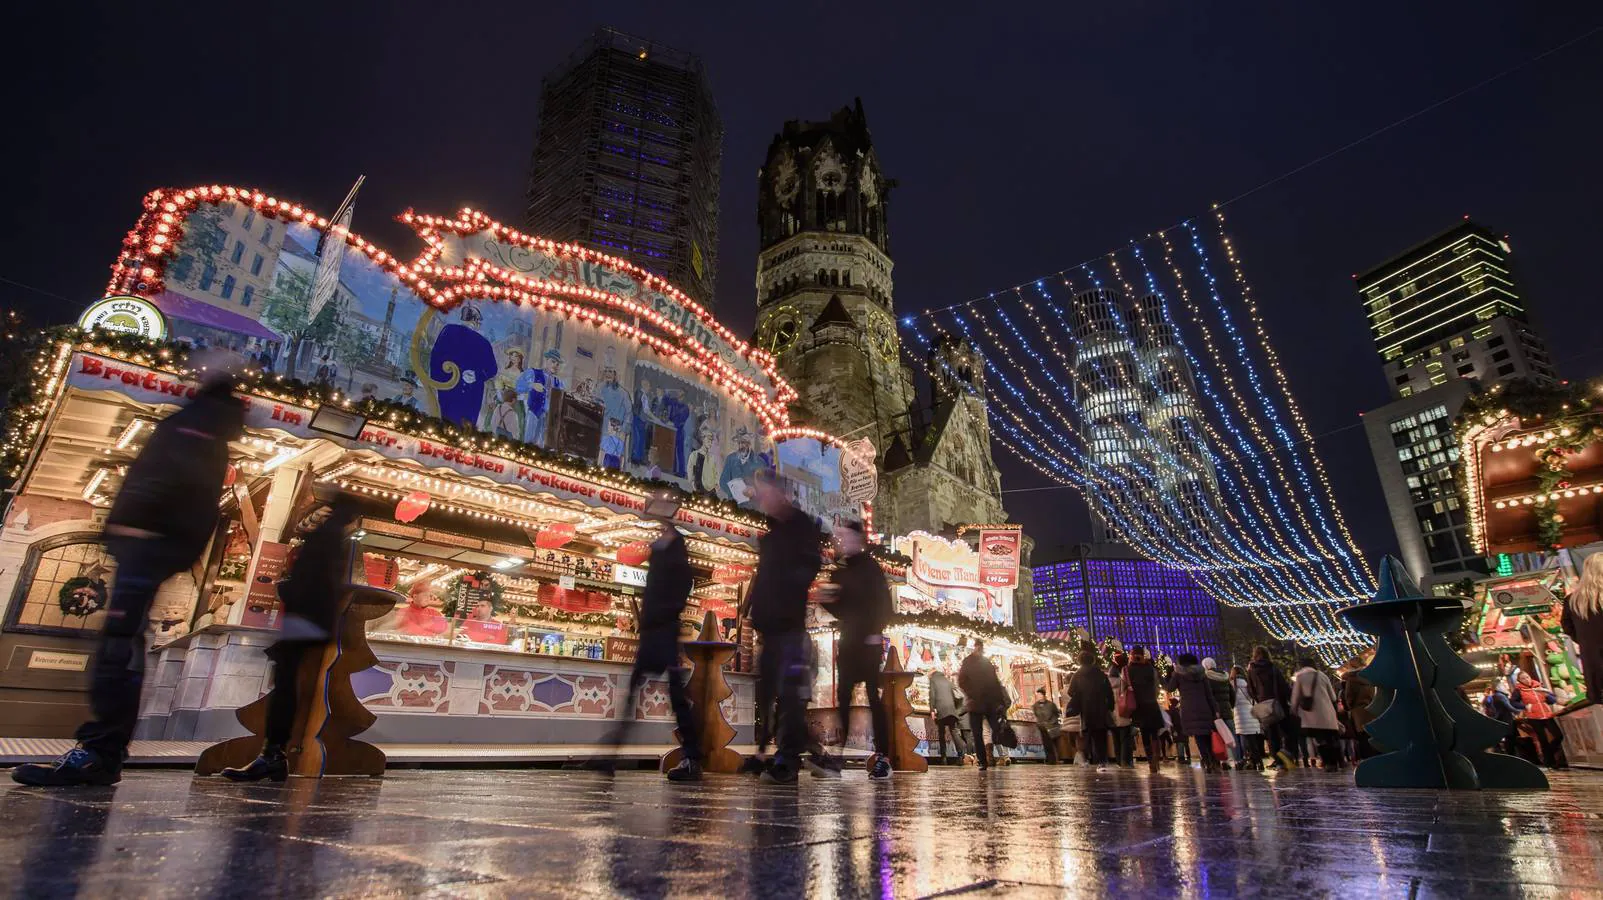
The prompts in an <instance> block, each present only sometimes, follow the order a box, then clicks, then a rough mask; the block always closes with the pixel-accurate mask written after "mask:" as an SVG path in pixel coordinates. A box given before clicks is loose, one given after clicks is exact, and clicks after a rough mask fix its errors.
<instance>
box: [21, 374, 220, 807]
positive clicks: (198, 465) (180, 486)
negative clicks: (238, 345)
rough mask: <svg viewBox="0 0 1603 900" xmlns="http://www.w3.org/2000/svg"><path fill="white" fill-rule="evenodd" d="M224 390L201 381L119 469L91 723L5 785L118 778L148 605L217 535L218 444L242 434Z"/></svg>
mask: <svg viewBox="0 0 1603 900" xmlns="http://www.w3.org/2000/svg"><path fill="white" fill-rule="evenodd" d="M233 391H234V379H233V377H232V376H231V375H226V374H225V375H219V376H214V377H212V378H210V379H208V380H207V381H206V382H205V383H204V384H203V385H202V386H201V387H200V388H199V390H198V391H197V392H196V394H195V397H194V399H192V400H191V401H190V403H189V405H188V406H185V407H184V408H183V409H180V410H178V411H177V412H175V413H173V414H172V415H170V416H168V417H167V418H166V419H163V420H162V421H161V422H160V423H159V424H158V425H157V426H156V427H155V429H154V430H153V431H152V432H151V435H150V440H149V441H148V442H147V443H146V444H145V448H144V450H142V451H141V452H140V454H139V457H138V458H137V459H135V460H134V461H133V464H132V465H130V466H129V467H128V473H127V475H126V476H125V477H124V480H123V487H122V490H121V491H120V492H119V493H118V494H117V499H116V500H115V501H113V502H112V505H111V511H110V513H109V514H108V515H107V517H106V526H105V541H106V551H107V553H109V554H110V555H111V557H112V558H113V559H115V560H116V561H117V575H116V579H115V581H114V582H113V583H112V589H111V598H110V600H109V602H108V603H107V607H106V624H105V630H104V631H103V632H102V633H101V636H100V643H99V646H98V648H97V649H96V651H95V659H94V663H93V667H92V669H91V671H90V676H89V709H90V712H91V714H92V716H93V717H92V718H91V719H90V720H89V721H88V722H85V723H84V724H83V725H82V726H80V727H79V728H78V734H77V738H78V746H77V747H74V748H73V749H72V750H69V751H67V752H66V753H65V754H63V755H62V756H61V758H60V759H57V760H56V761H55V762H54V763H50V764H47V765H40V764H32V765H25V766H18V767H17V768H15V769H12V770H11V777H12V779H13V780H15V781H18V782H20V783H22V784H29V785H35V786H41V787H54V786H63V785H76V784H100V785H106V784H116V783H117V782H118V781H119V780H121V778H122V763H123V758H124V757H125V756H126V755H127V750H128V742H129V740H130V739H132V737H133V733H134V724H135V723H136V722H137V721H138V719H139V694H140V690H141V689H142V688H143V687H144V668H145V630H146V628H147V627H148V624H149V619H150V607H151V604H152V603H153V602H154V601H155V599H156V591H157V590H158V589H160V587H161V586H162V583H163V582H165V581H166V580H167V579H169V578H171V577H172V576H174V575H176V574H178V573H179V572H182V571H184V570H186V569H188V568H190V567H191V566H193V565H194V564H195V561H196V560H197V559H199V558H200V555H201V553H202V552H203V551H205V549H206V547H207V545H208V544H210V542H211V539H212V535H213V534H214V533H215V532H216V530H217V518H218V502H217V501H218V497H219V496H220V494H221V493H222V489H223V479H224V477H225V476H226V475H227V473H228V444H229V442H230V441H233V440H236V439H237V438H239V437H240V436H241V435H242V434H244V431H245V406H244V404H243V403H242V402H240V400H239V398H237V397H235V396H234V393H233Z"/></svg>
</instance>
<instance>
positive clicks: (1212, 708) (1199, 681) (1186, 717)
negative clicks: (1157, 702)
mask: <svg viewBox="0 0 1603 900" xmlns="http://www.w3.org/2000/svg"><path fill="white" fill-rule="evenodd" d="M1164 686H1165V687H1166V688H1167V689H1169V690H1171V691H1179V692H1180V723H1181V727H1182V728H1183V729H1184V730H1185V733H1186V734H1189V735H1198V734H1200V735H1207V734H1208V733H1209V732H1211V731H1213V720H1214V719H1217V718H1219V715H1220V711H1219V707H1218V706H1217V705H1216V704H1215V703H1214V700H1213V688H1212V687H1210V686H1209V685H1208V676H1207V673H1205V672H1204V671H1203V670H1202V666H1199V665H1190V666H1175V667H1174V672H1173V673H1171V674H1170V675H1169V680H1168V681H1167V682H1166V683H1165V684H1164Z"/></svg>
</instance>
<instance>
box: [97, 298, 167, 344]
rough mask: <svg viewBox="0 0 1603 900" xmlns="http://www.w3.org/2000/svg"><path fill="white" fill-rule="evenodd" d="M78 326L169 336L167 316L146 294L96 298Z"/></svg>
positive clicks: (152, 338) (157, 339)
mask: <svg viewBox="0 0 1603 900" xmlns="http://www.w3.org/2000/svg"><path fill="white" fill-rule="evenodd" d="M78 327H79V328H82V329H84V330H85V331H93V330H94V329H96V328H100V329H104V330H106V331H121V332H123V333H125V334H137V335H139V336H140V337H143V338H150V339H151V340H153V341H159V340H161V339H162V338H165V337H166V336H167V317H166V316H163V315H162V314H161V310H159V309H157V308H156V304H154V303H151V302H150V301H149V300H146V299H145V298H143V297H126V296H125V297H107V298H105V299H104V300H99V301H96V302H95V303H94V304H93V305H91V306H90V307H89V308H88V309H86V310H84V313H83V315H81V316H79V317H78Z"/></svg>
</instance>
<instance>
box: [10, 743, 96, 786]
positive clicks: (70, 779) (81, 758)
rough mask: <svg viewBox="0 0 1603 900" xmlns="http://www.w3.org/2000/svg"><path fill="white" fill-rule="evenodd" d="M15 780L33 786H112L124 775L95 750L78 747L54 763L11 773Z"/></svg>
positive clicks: (33, 764) (17, 769)
mask: <svg viewBox="0 0 1603 900" xmlns="http://www.w3.org/2000/svg"><path fill="white" fill-rule="evenodd" d="M11 780H12V781H15V782H16V783H18V784H26V785H31V786H33V787H70V786H75V785H82V784H92V785H108V784H116V783H117V782H119V781H121V780H122V772H121V771H120V770H119V769H112V768H110V767H108V766H107V765H106V764H105V761H104V760H102V759H101V758H100V754H98V753H96V752H95V751H93V750H89V749H87V748H84V747H74V748H72V749H71V750H68V751H67V752H66V753H63V754H62V755H61V758H60V759H58V760H56V761H55V762H53V763H48V764H46V763H29V764H27V765H23V766H17V767H16V768H15V769H12V770H11Z"/></svg>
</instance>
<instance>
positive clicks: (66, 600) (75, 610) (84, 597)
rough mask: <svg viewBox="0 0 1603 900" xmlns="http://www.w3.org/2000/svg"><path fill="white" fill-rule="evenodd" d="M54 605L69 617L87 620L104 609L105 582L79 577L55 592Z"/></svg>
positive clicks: (70, 580)
mask: <svg viewBox="0 0 1603 900" xmlns="http://www.w3.org/2000/svg"><path fill="white" fill-rule="evenodd" d="M56 604H57V605H58V606H60V607H61V611H62V612H63V613H66V614H67V615H69V616H78V617H80V618H88V617H89V616H92V615H94V614H95V613H97V612H100V611H101V610H103V609H105V608H106V582H105V581H104V580H102V579H99V578H89V577H87V576H84V575H79V576H78V577H77V578H69V579H67V582H66V583H65V584H63V585H62V586H61V590H59V591H57V592H56Z"/></svg>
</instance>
